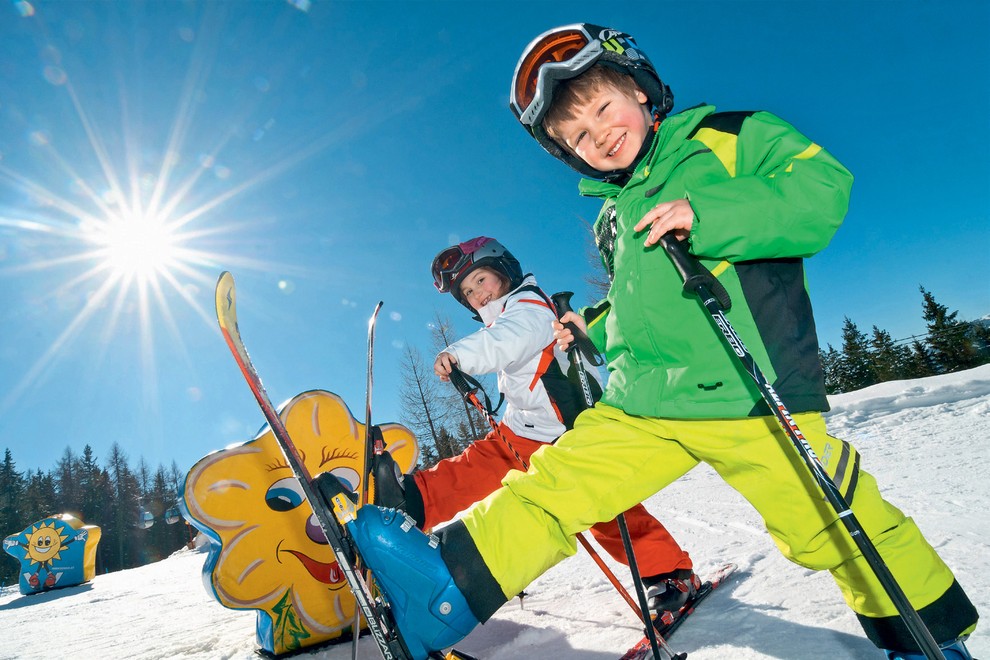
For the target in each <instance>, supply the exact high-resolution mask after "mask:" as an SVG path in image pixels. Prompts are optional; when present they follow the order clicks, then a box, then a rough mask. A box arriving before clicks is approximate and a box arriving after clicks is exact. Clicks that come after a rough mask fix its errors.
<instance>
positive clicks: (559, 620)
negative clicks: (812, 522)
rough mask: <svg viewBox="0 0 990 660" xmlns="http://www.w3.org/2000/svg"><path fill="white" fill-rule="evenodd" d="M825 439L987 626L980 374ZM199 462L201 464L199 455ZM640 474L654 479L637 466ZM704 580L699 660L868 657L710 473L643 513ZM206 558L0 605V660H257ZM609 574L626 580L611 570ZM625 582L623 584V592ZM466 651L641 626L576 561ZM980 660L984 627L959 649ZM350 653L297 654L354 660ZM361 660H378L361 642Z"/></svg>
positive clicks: (832, 422)
mask: <svg viewBox="0 0 990 660" xmlns="http://www.w3.org/2000/svg"><path fill="white" fill-rule="evenodd" d="M831 403H832V412H831V413H829V415H828V422H829V427H830V430H831V432H832V433H833V434H834V435H837V436H839V437H842V438H844V439H847V440H849V441H851V442H852V443H853V444H854V445H855V446H856V447H857V449H859V451H860V452H861V453H862V455H863V467H864V468H865V469H866V470H868V471H869V472H871V473H872V474H874V475H875V476H876V477H877V479H878V481H879V482H880V486H881V489H882V490H883V492H884V493H885V494H886V496H887V498H888V499H889V500H890V501H891V502H893V503H894V504H896V505H897V506H899V507H901V508H902V509H903V510H904V511H905V512H906V513H908V515H911V516H912V517H913V518H914V519H915V520H916V521H917V522H918V524H919V526H920V527H921V529H922V530H923V531H924V533H925V535H926V536H927V537H928V539H929V541H930V542H931V543H932V544H933V545H934V546H935V548H937V549H938V552H939V554H940V555H941V556H942V557H943V558H944V559H945V560H946V561H947V562H948V563H949V565H950V566H952V568H953V569H954V571H955V573H956V576H957V578H958V580H959V582H960V583H961V584H962V585H963V587H964V588H965V589H966V590H967V592H968V593H969V595H970V598H972V599H973V601H974V602H975V603H976V606H977V608H978V609H979V610H980V611H981V613H983V614H984V616H986V615H987V613H988V612H990V569H988V567H990V513H988V511H990V486H988V485H987V484H988V480H987V476H986V475H987V474H988V472H990V450H988V442H990V440H988V438H990V365H988V366H983V367H979V368H977V369H972V370H969V371H966V372H962V373H958V374H949V375H945V376H936V377H932V378H925V379H920V380H913V381H899V382H892V383H883V384H881V385H877V386H874V387H870V388H867V389H864V390H861V391H858V392H851V393H848V394H843V395H839V396H835V397H832V398H831ZM204 453H205V452H204ZM646 467H648V466H646ZM646 504H647V506H648V507H649V508H650V510H651V511H653V512H654V513H656V514H657V516H658V517H659V518H660V519H661V520H662V521H663V522H664V523H665V524H666V525H667V526H668V527H669V528H670V529H671V531H672V532H673V533H674V535H675V536H676V537H677V539H678V540H679V541H680V542H681V544H682V545H683V546H684V547H685V548H687V549H688V550H689V551H690V552H691V553H692V555H693V557H694V559H695V562H696V564H697V566H698V568H699V569H700V570H701V572H702V573H704V571H705V570H706V569H707V568H710V567H713V566H715V565H717V564H719V563H721V562H724V561H733V562H736V563H738V564H739V571H738V572H737V573H736V575H735V576H734V577H733V578H732V579H731V580H730V581H729V582H727V583H726V584H725V585H724V586H723V587H722V588H721V589H719V590H718V591H717V592H715V594H713V596H712V597H711V598H710V599H709V600H708V601H707V602H706V603H705V604H704V605H703V606H701V607H700V608H699V609H698V611H697V612H696V613H695V614H694V615H693V616H692V618H691V619H690V620H689V621H688V622H686V623H685V625H684V626H683V627H682V628H681V630H680V631H678V633H677V635H676V636H674V637H673V638H672V640H671V645H672V646H673V647H674V648H675V649H676V650H678V651H687V652H688V653H689V655H690V658H692V659H693V660H716V659H717V660H723V659H727V658H730V659H732V660H749V659H757V658H779V659H782V660H784V659H787V660H820V659H821V658H874V659H876V658H877V657H878V654H877V652H876V650H875V649H874V648H873V646H872V645H871V644H870V643H869V642H868V641H867V640H866V639H865V637H864V636H863V634H862V631H861V629H860V627H859V625H858V623H857V622H856V619H855V617H854V615H853V614H852V613H851V612H850V611H849V610H848V609H846V607H845V605H844V604H843V602H842V599H841V597H840V595H839V591H838V589H837V588H836V587H835V585H834V584H833V582H832V581H831V579H830V578H829V576H828V575H827V574H825V573H814V572H811V571H808V570H805V569H803V568H800V567H798V566H795V565H793V564H790V563H789V562H787V561H786V560H784V559H783V558H782V557H781V556H780V554H779V553H778V552H777V550H776V548H775V547H774V545H773V543H772V542H771V541H770V538H769V536H768V535H767V534H766V533H765V532H764V530H763V527H762V524H761V522H760V519H759V518H758V516H757V515H756V514H755V512H754V511H753V510H752V509H751V508H750V507H749V505H748V504H747V503H746V502H745V501H743V499H742V498H741V497H740V496H739V495H737V494H736V493H735V492H734V491H732V490H731V489H729V488H728V487H727V486H725V484H724V483H722V481H721V480H720V479H719V478H718V477H717V476H716V475H715V474H714V472H712V471H711V470H709V469H708V468H707V467H705V466H701V467H699V468H698V469H695V470H694V471H692V472H691V473H689V474H688V475H686V476H685V477H684V478H682V479H681V480H679V481H678V482H676V483H675V484H673V485H672V486H670V487H669V488H667V489H665V490H664V491H662V493H661V494H659V495H656V496H654V497H652V498H651V499H650V500H648V501H647V502H646ZM205 557H206V555H205V553H201V552H197V551H187V550H183V551H180V552H178V553H176V554H175V555H173V556H172V557H170V558H168V559H166V560H164V561H161V562H158V563H156V564H152V565H149V566H144V567H142V568H137V569H133V570H129V571H121V572H119V573H113V574H109V575H101V576H98V577H96V579H94V580H93V581H92V582H90V583H88V584H85V585H81V586H78V587H71V588H67V589H62V590H57V591H53V592H49V593H46V594H41V595H37V596H21V595H20V593H19V592H17V590H16V586H15V587H14V589H13V590H10V589H8V590H6V591H5V592H4V593H3V594H0V631H2V634H0V658H41V659H44V660H51V658H52V657H54V656H56V655H57V656H58V657H74V658H134V659H135V660H136V659H148V660H151V659H155V658H163V659H164V658H169V659H175V658H232V659H233V658H243V659H248V658H257V655H256V646H255V642H254V622H255V614H254V612H253V611H233V610H227V609H225V608H223V607H222V606H221V605H219V604H218V603H217V602H216V601H214V600H213V599H212V598H211V597H210V596H209V595H208V594H207V592H206V590H205V589H204V587H203V582H202V579H201V571H202V567H203V562H204V560H205ZM614 570H615V572H616V574H617V575H619V576H621V577H623V578H625V576H626V571H625V570H624V568H623V567H621V566H615V567H614ZM627 582H628V580H627ZM527 591H528V594H529V595H528V596H527V597H526V599H525V601H524V602H522V603H520V601H519V600H518V599H516V600H514V601H512V602H510V603H508V604H506V605H505V606H504V607H503V608H502V609H501V610H500V611H499V612H498V613H497V614H496V615H495V617H494V618H493V619H492V620H491V621H489V622H488V623H487V624H486V625H484V626H480V627H478V628H477V629H476V630H475V631H474V632H473V633H472V634H471V635H470V636H469V637H468V638H467V639H465V640H464V642H463V643H462V644H461V645H460V646H461V647H462V648H463V649H464V650H466V651H468V652H471V653H475V654H477V655H479V656H481V657H482V658H486V659H488V658H499V659H506V660H511V659H525V660H532V659H533V658H573V659H576V660H609V659H610V658H617V657H618V656H619V655H621V653H622V652H623V651H624V650H625V649H626V647H628V646H629V645H630V644H632V643H634V642H635V641H636V640H638V639H639V637H640V635H641V632H640V626H639V625H637V622H636V621H635V619H634V618H633V615H632V613H631V611H630V610H629V608H628V606H627V605H626V604H625V602H624V601H623V600H621V599H620V597H619V596H618V595H617V594H616V593H615V591H614V589H613V588H612V587H611V586H610V585H609V583H608V582H607V581H606V579H605V578H604V577H603V575H602V573H601V571H599V570H598V568H597V567H596V566H595V565H594V564H593V563H592V561H591V559H590V558H589V557H588V556H587V554H586V553H584V552H583V551H580V552H579V553H578V555H577V556H575V557H573V558H571V559H568V560H566V561H564V562H562V563H561V564H559V565H557V566H556V567H554V568H553V569H552V570H550V571H549V572H548V573H546V574H545V575H543V576H542V577H540V578H539V579H538V580H536V582H534V583H533V584H532V585H531V587H530V588H529V589H528V590H527ZM969 648H970V650H971V651H972V652H973V653H974V654H975V655H976V657H978V658H980V657H982V658H984V659H988V658H990V624H986V623H984V624H983V626H982V627H981V628H978V629H977V631H976V633H975V634H974V635H973V637H972V638H971V639H970V641H969ZM350 653H351V651H350V646H349V644H346V645H343V646H336V647H329V648H324V649H320V650H318V651H313V652H310V653H306V654H304V655H306V656H315V657H321V658H328V659H334V660H338V659H339V660H344V659H345V658H350V657H351V656H350ZM359 657H360V658H368V659H370V658H377V657H378V655H377V650H376V648H375V646H374V644H373V643H372V642H371V641H370V640H369V639H368V638H363V639H362V640H361V642H360V647H359Z"/></svg>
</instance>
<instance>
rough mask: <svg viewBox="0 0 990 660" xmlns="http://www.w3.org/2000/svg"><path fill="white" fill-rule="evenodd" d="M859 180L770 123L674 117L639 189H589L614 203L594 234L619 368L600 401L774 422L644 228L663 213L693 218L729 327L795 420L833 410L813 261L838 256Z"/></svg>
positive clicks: (644, 410)
mask: <svg viewBox="0 0 990 660" xmlns="http://www.w3.org/2000/svg"><path fill="white" fill-rule="evenodd" d="M851 186H852V175H851V174H850V173H849V171H848V170H846V169H845V168H844V167H843V166H842V165H841V164H840V163H839V162H838V161H837V160H836V159H835V158H833V157H832V156H831V155H830V154H829V153H828V152H827V151H825V150H824V149H822V148H821V147H820V146H818V145H817V144H815V143H813V142H811V141H810V140H808V139H807V138H806V137H804V136H803V135H801V134H800V133H799V132H798V131H797V130H795V129H794V128H793V127H792V126H791V125H789V124H787V123H786V122H784V121H783V120H781V119H779V118H778V117H775V116H774V115H772V114H770V113H767V112H729V113H716V112H715V108H714V107H713V106H702V107H697V108H692V109H689V110H686V111H684V112H681V113H678V114H676V115H671V116H670V117H667V118H666V119H664V121H663V122H662V123H661V124H660V127H659V129H658V131H657V133H656V135H655V137H654V141H653V145H652V148H651V150H650V151H649V153H648V154H647V155H646V156H645V157H644V158H643V159H642V161H641V162H640V163H639V164H638V165H637V167H636V170H635V171H634V172H633V174H632V176H631V177H630V179H629V181H628V182H627V183H626V184H625V185H623V186H620V185H616V184H612V183H606V182H602V181H594V180H589V179H586V180H582V181H581V182H580V190H581V193H582V194H583V195H587V196H594V197H600V198H602V199H604V206H603V207H602V210H601V212H600V213H599V216H598V219H597V221H596V223H595V236H596V241H597V243H598V248H599V251H600V252H601V256H602V261H603V263H604V265H605V268H606V270H607V271H608V273H609V277H610V279H611V287H610V289H609V292H608V295H607V297H606V299H605V300H604V301H602V302H601V303H599V304H598V305H595V306H594V307H591V308H588V309H586V310H584V312H585V318H586V320H587V321H588V334H589V336H590V337H591V339H592V341H594V343H595V344H596V346H598V348H599V349H600V350H602V351H603V352H604V354H605V356H606V357H607V359H608V369H609V378H608V384H607V387H606V389H605V393H604V396H603V397H602V401H603V402H604V403H607V404H609V405H611V406H615V407H617V408H620V409H622V410H624V411H625V412H626V413H629V414H631V415H643V416H649V417H666V418H674V419H679V418H694V419H699V418H707V419H713V418H739V417H746V416H753V415H768V414H770V410H769V408H768V407H767V405H766V404H765V403H764V402H763V399H762V398H761V397H760V394H759V391H758V390H757V389H756V386H755V384H754V383H753V382H752V378H751V377H750V376H749V375H748V374H747V373H746V372H745V371H744V370H743V369H742V368H741V366H740V365H739V364H738V360H737V359H736V358H735V356H734V354H732V353H731V352H730V350H729V349H728V348H727V347H726V346H725V344H724V341H723V339H722V336H721V333H720V332H719V330H718V329H717V328H716V327H715V326H714V324H713V323H712V321H711V319H710V317H709V316H708V314H707V313H706V311H705V310H704V308H702V306H701V304H700V301H699V300H698V299H697V296H695V295H693V294H690V295H689V294H686V293H684V292H683V288H682V282H681V279H680V276H679V275H678V273H677V271H676V270H675V269H674V267H673V265H672V264H671V262H670V259H669V258H668V256H667V254H666V252H665V251H664V250H663V248H662V247H661V246H659V245H656V246H653V247H651V248H645V247H644V246H643V241H644V240H645V237H646V231H643V232H634V231H633V227H634V226H635V225H636V223H637V222H639V220H640V219H641V218H642V217H643V215H644V214H645V213H646V212H647V211H648V210H649V209H651V208H652V207H654V206H656V205H657V204H659V203H661V202H666V201H671V200H675V199H679V198H686V199H688V200H689V201H690V202H691V206H692V208H693V209H694V212H695V220H694V225H693V227H692V230H691V235H690V238H689V241H690V251H691V253H692V254H694V255H695V256H697V257H698V258H699V259H700V260H701V261H702V263H703V264H704V265H705V266H706V267H707V268H708V269H709V270H710V271H712V273H713V274H714V275H715V276H716V277H718V279H719V281H720V282H721V283H722V284H723V285H724V286H725V288H726V290H727V292H728V293H729V296H730V297H731V300H732V307H731V309H730V311H729V312H728V313H727V314H726V317H727V318H728V319H729V321H730V322H731V323H732V326H733V327H734V328H735V330H736V332H737V333H738V334H739V335H740V337H741V338H742V339H743V341H744V343H745V344H746V347H747V348H748V349H749V351H750V353H751V354H752V355H753V357H754V359H755V360H756V362H757V364H758V365H759V366H760V368H761V369H762V370H763V372H764V374H765V375H766V377H767V379H768V380H769V381H770V382H771V383H772V384H773V386H774V388H775V389H776V390H777V393H778V394H779V395H780V396H781V398H782V399H783V401H784V403H785V405H786V406H787V407H788V409H789V410H790V411H791V412H792V413H797V412H807V411H825V410H828V403H827V401H826V398H825V387H824V378H823V374H822V369H821V365H820V361H819V357H818V337H817V335H816V333H815V322H814V317H813V315H812V310H811V302H810V300H809V297H808V292H807V286H806V281H805V275H804V266H803V258H804V257H808V256H811V255H813V254H815V253H817V252H818V251H819V250H821V249H823V248H824V247H825V246H826V245H828V243H829V241H830V240H831V238H832V235H833V234H834V233H835V231H836V229H837V228H838V227H839V225H840V224H841V223H842V219H843V217H844V216H845V214H846V210H847V208H848V205H849V191H850V188H851Z"/></svg>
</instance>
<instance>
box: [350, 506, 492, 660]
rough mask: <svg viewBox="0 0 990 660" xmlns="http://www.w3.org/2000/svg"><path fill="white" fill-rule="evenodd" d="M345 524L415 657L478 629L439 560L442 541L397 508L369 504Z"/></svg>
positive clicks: (449, 644)
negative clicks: (421, 528)
mask: <svg viewBox="0 0 990 660" xmlns="http://www.w3.org/2000/svg"><path fill="white" fill-rule="evenodd" d="M345 526H346V527H347V532H348V534H349V535H350V537H351V539H352V540H353V541H354V544H355V545H356V546H357V548H358V551H359V552H360V554H361V558H362V559H363V560H364V563H365V565H366V566H367V567H368V568H369V569H371V572H372V574H373V575H374V577H375V580H376V582H377V583H378V585H379V586H380V587H381V590H382V591H383V592H384V594H385V597H386V599H387V600H388V603H389V605H390V606H391V609H392V616H393V617H394V618H395V622H396V625H397V626H398V628H399V634H400V635H401V636H402V641H403V642H405V644H406V648H408V649H409V652H410V653H411V654H412V655H413V657H415V658H426V657H427V656H429V654H430V652H431V651H439V650H440V649H443V648H446V647H448V646H451V645H452V644H454V643H455V642H457V641H460V640H461V639H463V638H464V637H465V636H467V634H468V633H469V632H471V630H472V629H473V628H474V627H475V626H477V625H478V620H477V619H476V618H475V616H474V614H473V613H472V612H471V609H470V608H469V607H468V604H467V601H466V600H465V599H464V596H463V594H461V592H460V589H458V588H457V585H456V584H454V578H453V577H451V575H450V571H449V570H448V569H447V565H446V564H444V562H443V559H442V558H441V557H440V542H439V539H437V537H435V536H433V535H432V534H430V535H426V534H424V533H423V532H422V531H421V530H420V529H419V528H418V527H416V522H415V521H414V520H413V519H412V518H410V517H409V516H407V515H406V514H404V513H402V512H401V511H396V510H395V509H383V508H381V507H377V506H374V505H372V504H367V505H365V506H363V507H361V508H360V509H358V511H357V515H356V517H355V519H354V520H350V521H348V522H347V523H346V524H345Z"/></svg>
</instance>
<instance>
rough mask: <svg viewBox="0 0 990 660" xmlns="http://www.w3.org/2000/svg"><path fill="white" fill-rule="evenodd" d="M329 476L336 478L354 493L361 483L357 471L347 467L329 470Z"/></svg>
mask: <svg viewBox="0 0 990 660" xmlns="http://www.w3.org/2000/svg"><path fill="white" fill-rule="evenodd" d="M330 474H332V475H333V476H335V477H337V478H338V479H340V480H341V481H343V482H344V483H345V484H347V485H348V486H350V487H351V492H356V491H357V488H358V486H359V485H360V483H361V477H360V475H359V474H358V471H357V470H354V469H351V468H349V467H335V468H334V469H332V470H330Z"/></svg>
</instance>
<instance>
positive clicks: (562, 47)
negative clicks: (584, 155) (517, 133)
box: [509, 23, 674, 179]
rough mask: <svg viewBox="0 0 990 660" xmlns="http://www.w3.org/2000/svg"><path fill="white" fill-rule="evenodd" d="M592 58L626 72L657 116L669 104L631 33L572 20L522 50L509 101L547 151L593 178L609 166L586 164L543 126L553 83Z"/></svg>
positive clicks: (574, 73) (603, 174) (579, 71)
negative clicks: (596, 166)
mask: <svg viewBox="0 0 990 660" xmlns="http://www.w3.org/2000/svg"><path fill="white" fill-rule="evenodd" d="M594 64H604V65H605V66H609V67H611V68H613V69H615V70H616V71H618V72H620V73H625V74H627V75H629V76H632V78H633V80H634V81H635V82H636V84H637V85H638V86H639V87H640V89H642V90H643V92H644V93H645V94H646V97H647V99H649V102H650V103H651V104H652V105H653V111H654V113H655V114H656V115H657V116H658V118H660V119H663V118H664V117H666V116H667V114H668V113H669V112H670V111H671V109H673V107H674V95H673V93H671V91H670V87H668V86H667V85H665V84H664V82H663V81H662V80H661V79H660V76H659V75H658V74H657V71H656V69H655V68H654V67H653V63H652V62H650V58H648V57H647V56H646V53H644V52H643V51H641V50H640V49H639V47H638V46H637V45H636V42H635V41H634V40H633V38H632V37H631V36H629V35H628V34H626V33H625V32H619V31H618V30H613V29H611V28H606V27H601V26H599V25H592V24H591V23H574V24H571V25H564V26H561V27H557V28H553V29H551V30H548V31H546V32H544V33H543V34H541V35H540V36H538V37H537V38H536V39H534V40H533V41H532V42H530V44H529V45H528V46H527V47H526V50H524V51H523V54H522V57H520V58H519V62H518V63H517V64H516V70H515V73H513V75H512V89H511V90H510V96H509V107H510V108H511V109H512V112H513V114H515V116H516V119H518V120H519V123H521V124H522V125H523V126H524V127H525V128H526V130H527V131H529V133H530V135H532V136H533V137H534V138H536V140H537V142H539V143H540V145H541V146H542V147H543V148H544V149H546V150H547V152H549V153H550V155H551V156H553V157H554V158H557V159H559V160H561V161H563V162H565V163H567V164H568V165H570V166H571V167H572V168H574V169H575V170H577V171H578V172H580V173H581V174H584V175H587V176H591V177H594V178H596V179H605V178H608V177H609V175H610V173H609V172H602V171H601V170H596V169H594V168H593V167H590V166H589V165H588V164H587V163H585V162H584V161H583V160H581V159H580V158H578V157H576V156H573V155H572V154H570V153H569V152H568V151H567V150H566V149H563V148H562V147H561V146H560V145H559V144H557V143H556V142H555V141H554V140H553V139H552V138H551V137H550V136H549V135H547V132H546V131H545V130H544V129H543V118H544V117H546V113H547V110H549V108H550V105H551V103H553V95H554V92H555V91H556V89H557V86H558V85H559V84H560V83H561V82H562V81H564V80H569V79H571V78H576V77H577V76H579V75H581V74H582V73H584V72H585V71H587V70H588V69H590V68H591V67H592V66H593V65H594Z"/></svg>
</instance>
